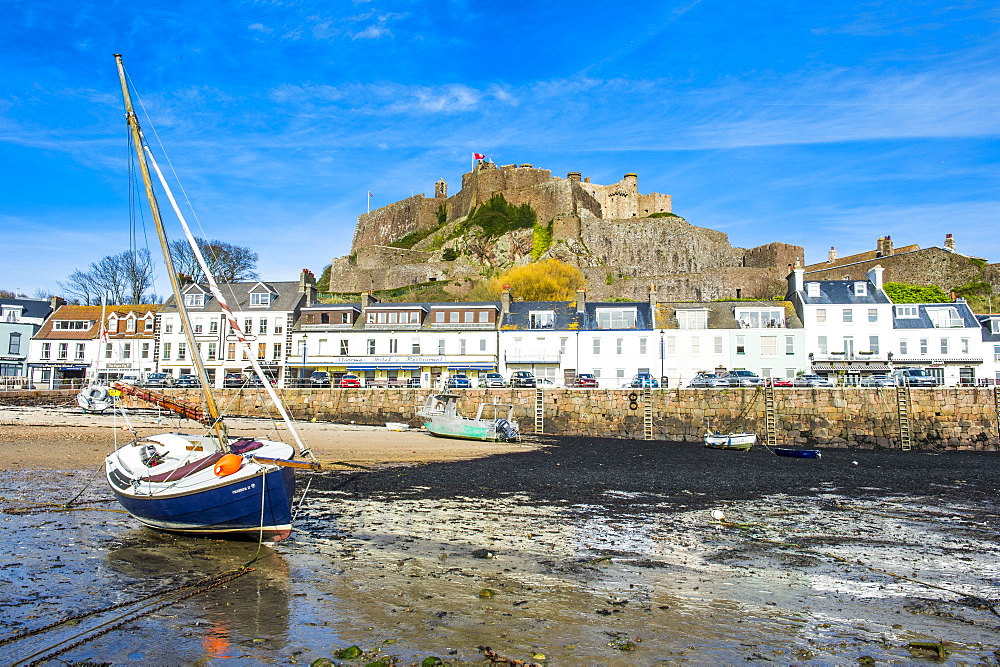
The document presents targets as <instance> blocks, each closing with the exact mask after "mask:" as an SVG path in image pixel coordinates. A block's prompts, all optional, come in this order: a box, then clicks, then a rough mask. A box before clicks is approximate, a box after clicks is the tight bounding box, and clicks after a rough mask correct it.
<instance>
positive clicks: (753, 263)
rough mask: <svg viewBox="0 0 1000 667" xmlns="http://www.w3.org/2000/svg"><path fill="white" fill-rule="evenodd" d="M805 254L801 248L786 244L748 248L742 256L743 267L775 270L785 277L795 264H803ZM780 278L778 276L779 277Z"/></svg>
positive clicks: (770, 244)
mask: <svg viewBox="0 0 1000 667" xmlns="http://www.w3.org/2000/svg"><path fill="white" fill-rule="evenodd" d="M804 257H805V253H804V251H803V249H802V246H797V245H789V244H787V243H777V242H776V243H768V244H766V245H761V246H757V247H756V248H750V249H749V250H747V251H746V252H745V253H744V255H743V266H748V267H756V268H761V269H770V268H775V269H776V270H777V271H779V272H782V270H784V271H783V272H784V274H785V275H787V274H788V272H789V271H790V270H791V268H790V267H794V266H795V263H796V262H799V263H800V265H801V264H803V263H804V262H803V258H804ZM779 277H780V276H779Z"/></svg>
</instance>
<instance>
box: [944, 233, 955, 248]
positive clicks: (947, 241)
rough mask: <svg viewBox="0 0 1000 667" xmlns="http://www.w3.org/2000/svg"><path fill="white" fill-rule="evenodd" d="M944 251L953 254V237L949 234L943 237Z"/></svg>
mask: <svg viewBox="0 0 1000 667" xmlns="http://www.w3.org/2000/svg"><path fill="white" fill-rule="evenodd" d="M944 249H945V250H948V251H951V252H955V237H954V236H952V235H951V234H945V235H944Z"/></svg>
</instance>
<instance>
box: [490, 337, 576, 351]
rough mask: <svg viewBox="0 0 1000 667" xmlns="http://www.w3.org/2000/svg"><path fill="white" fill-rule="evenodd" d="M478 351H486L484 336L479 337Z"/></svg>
mask: <svg viewBox="0 0 1000 667" xmlns="http://www.w3.org/2000/svg"><path fill="white" fill-rule="evenodd" d="M564 340H565V339H564ZM479 351H480V352H485V351H486V339H485V338H480V339H479Z"/></svg>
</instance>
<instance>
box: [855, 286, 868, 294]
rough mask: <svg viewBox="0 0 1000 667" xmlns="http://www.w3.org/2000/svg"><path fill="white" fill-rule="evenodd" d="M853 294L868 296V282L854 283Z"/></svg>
mask: <svg viewBox="0 0 1000 667" xmlns="http://www.w3.org/2000/svg"><path fill="white" fill-rule="evenodd" d="M854 296H868V284H867V283H854Z"/></svg>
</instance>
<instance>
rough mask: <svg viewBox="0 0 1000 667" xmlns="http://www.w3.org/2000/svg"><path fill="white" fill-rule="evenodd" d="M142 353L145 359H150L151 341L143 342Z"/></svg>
mask: <svg viewBox="0 0 1000 667" xmlns="http://www.w3.org/2000/svg"><path fill="white" fill-rule="evenodd" d="M141 354H142V358H143V359H149V343H143V344H142V352H141Z"/></svg>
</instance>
